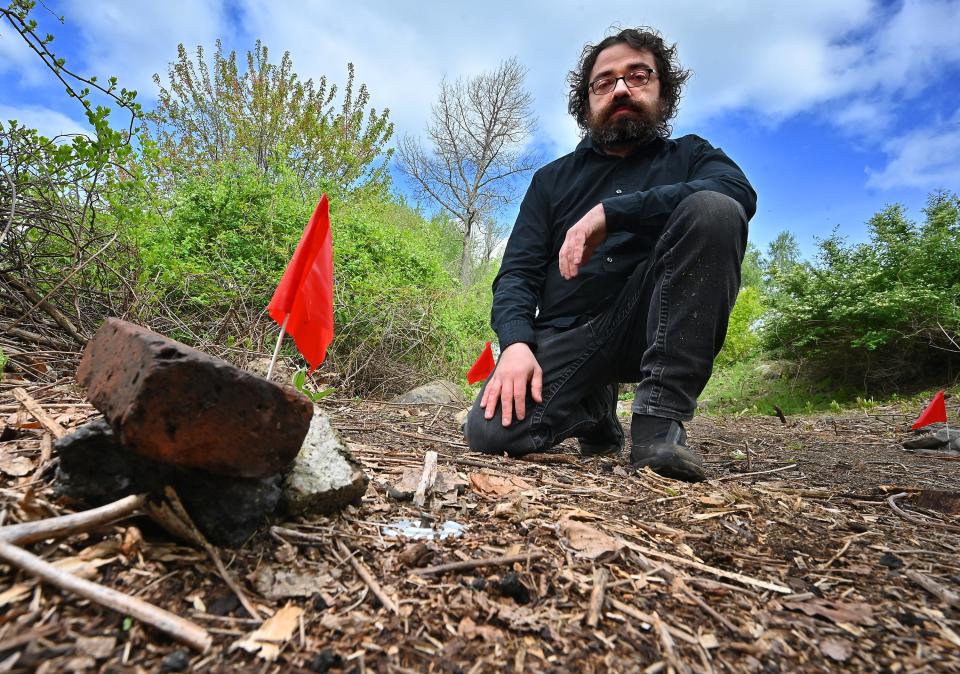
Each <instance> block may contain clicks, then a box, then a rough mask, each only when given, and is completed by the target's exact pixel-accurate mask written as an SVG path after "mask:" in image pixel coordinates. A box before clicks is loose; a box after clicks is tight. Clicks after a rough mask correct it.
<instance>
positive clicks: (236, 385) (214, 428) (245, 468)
mask: <svg viewBox="0 0 960 674" xmlns="http://www.w3.org/2000/svg"><path fill="white" fill-rule="evenodd" d="M77 379H78V380H79V381H80V383H81V384H82V385H83V386H85V387H86V388H87V397H88V398H89V400H90V402H91V403H92V404H93V405H94V406H95V407H96V408H97V409H99V410H100V411H101V412H103V414H104V416H105V417H106V418H107V421H109V422H110V425H111V426H112V427H113V429H114V430H115V431H116V433H117V435H118V438H119V441H120V443H121V444H122V445H123V446H125V447H127V448H128V449H130V450H132V451H134V452H136V453H137V454H139V455H141V456H144V457H147V458H150V459H154V460H156V461H160V462H162V463H165V464H169V465H176V466H188V467H191V468H199V469H202V470H206V471H209V472H210V473H214V474H218V475H232V476H238V477H250V478H254V477H263V476H267V475H272V474H275V473H279V472H281V471H283V470H284V469H285V468H286V467H287V466H289V465H290V462H291V461H292V460H293V458H294V457H295V456H296V455H297V452H298V451H299V450H300V446H301V444H302V441H303V438H304V436H305V435H306V433H307V429H308V428H309V426H310V420H311V418H312V416H313V405H312V403H311V402H310V401H309V400H307V398H306V397H304V396H303V395H301V394H300V393H298V392H297V391H296V390H295V389H293V388H292V387H289V386H281V385H277V384H274V383H272V382H268V381H267V380H266V379H263V378H261V377H258V376H256V375H253V374H251V373H249V372H245V371H243V370H241V369H239V368H236V367H234V366H233V365H231V364H230V363H227V362H226V361H223V360H220V359H219V358H214V357H212V356H209V355H207V354H205V353H202V352H200V351H197V350H196V349H192V348H190V347H188V346H186V345H184V344H181V343H179V342H176V341H174V340H172V339H168V338H167V337H164V336H162V335H159V334H157V333H155V332H151V331H150V330H147V329H146V328H143V327H140V326H138V325H134V324H132V323H128V322H126V321H121V320H119V319H116V318H108V319H107V320H106V321H104V323H103V325H102V326H101V327H100V330H98V331H97V334H96V335H95V336H94V337H93V339H91V340H90V342H89V343H88V344H87V347H86V349H85V350H84V352H83V358H82V360H81V361H80V367H79V369H78V370H77Z"/></svg>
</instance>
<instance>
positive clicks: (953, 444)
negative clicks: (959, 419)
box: [903, 428, 960, 452]
mask: <svg viewBox="0 0 960 674" xmlns="http://www.w3.org/2000/svg"><path fill="white" fill-rule="evenodd" d="M903 448H904V449H935V450H939V451H944V452H949V451H953V452H960V430H957V429H955V428H951V429H950V432H949V434H948V433H947V429H946V428H940V429H938V430H936V431H934V432H933V433H927V434H926V435H921V436H920V437H917V438H911V439H910V440H905V441H904V443H903Z"/></svg>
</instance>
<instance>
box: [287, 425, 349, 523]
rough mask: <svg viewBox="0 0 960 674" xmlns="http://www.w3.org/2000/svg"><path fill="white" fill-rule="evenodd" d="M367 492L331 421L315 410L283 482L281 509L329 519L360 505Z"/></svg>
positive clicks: (293, 513) (292, 513) (294, 513)
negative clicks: (343, 510)
mask: <svg viewBox="0 0 960 674" xmlns="http://www.w3.org/2000/svg"><path fill="white" fill-rule="evenodd" d="M366 490H367V476H366V475H364V474H363V470H361V468H360V464H359V463H357V462H356V461H355V460H354V458H353V455H351V454H350V450H348V449H347V447H346V445H345V444H344V442H343V440H341V439H340V435H339V434H338V433H337V431H336V430H335V429H334V428H333V427H332V426H331V425H330V420H329V419H327V416H326V415H325V414H324V413H323V412H321V411H320V410H319V409H314V413H313V419H312V421H311V422H310V430H308V431H307V437H306V438H305V439H304V441H303V447H302V448H301V449H300V453H299V454H298V455H297V458H295V459H294V460H293V465H292V466H291V468H290V471H289V472H288V473H287V475H286V478H285V479H284V481H283V496H282V505H283V508H284V510H286V511H287V512H288V513H289V514H291V515H303V514H322V515H329V514H332V513H335V512H337V511H339V510H341V509H342V508H344V507H346V506H348V505H350V504H355V503H359V502H360V499H361V498H362V497H363V494H364V492H366Z"/></svg>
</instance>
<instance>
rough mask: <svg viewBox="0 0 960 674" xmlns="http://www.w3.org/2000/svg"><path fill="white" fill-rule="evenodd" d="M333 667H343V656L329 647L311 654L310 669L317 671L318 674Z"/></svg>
mask: <svg viewBox="0 0 960 674" xmlns="http://www.w3.org/2000/svg"><path fill="white" fill-rule="evenodd" d="M334 667H335V668H337V669H340V668H341V667H343V658H341V657H340V656H339V655H337V654H336V653H334V652H333V651H331V650H330V649H329V648H324V649H323V650H322V651H320V652H319V653H317V654H316V655H315V656H313V660H311V661H310V671H311V672H318V674H325V672H328V671H330V669H331V668H334Z"/></svg>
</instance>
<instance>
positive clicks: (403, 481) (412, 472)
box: [387, 468, 423, 501]
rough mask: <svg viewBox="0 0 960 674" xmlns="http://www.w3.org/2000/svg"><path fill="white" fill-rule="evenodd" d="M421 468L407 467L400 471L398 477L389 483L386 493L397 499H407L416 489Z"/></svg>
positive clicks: (410, 497) (421, 471)
mask: <svg viewBox="0 0 960 674" xmlns="http://www.w3.org/2000/svg"><path fill="white" fill-rule="evenodd" d="M421 473H423V470H422V469H420V468H407V469H406V470H404V471H403V473H401V475H400V477H399V478H398V479H397V480H396V481H395V482H394V483H393V484H392V485H390V488H389V489H388V490H387V493H388V494H390V497H391V498H395V499H397V500H398V501H409V500H410V499H412V498H413V494H414V492H416V491H417V485H418V484H419V483H420V474H421Z"/></svg>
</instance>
